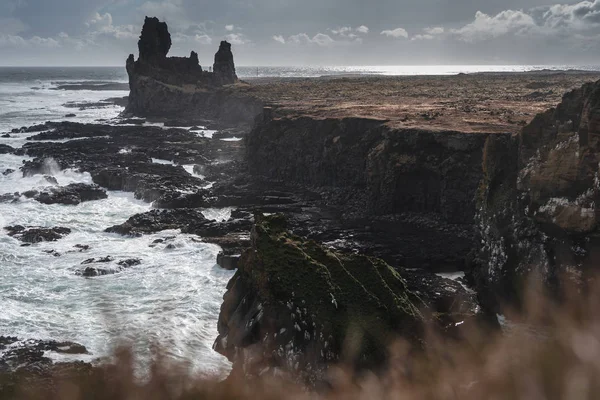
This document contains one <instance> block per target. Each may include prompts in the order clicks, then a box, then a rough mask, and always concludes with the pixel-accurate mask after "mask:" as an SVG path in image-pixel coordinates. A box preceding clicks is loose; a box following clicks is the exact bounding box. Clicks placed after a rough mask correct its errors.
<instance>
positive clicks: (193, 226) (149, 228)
mask: <svg viewBox="0 0 600 400" xmlns="http://www.w3.org/2000/svg"><path fill="white" fill-rule="evenodd" d="M250 226H251V222H250V221H247V220H232V221H226V222H216V221H212V220H208V219H206V217H204V215H203V214H202V212H201V211H200V210H198V209H190V208H180V209H174V210H152V211H149V212H146V213H143V214H136V215H134V216H133V217H131V218H129V219H128V220H127V221H126V222H125V223H123V224H121V225H115V226H112V227H110V228H107V229H106V232H110V233H118V234H120V235H128V236H140V235H142V234H150V233H156V232H160V231H164V230H171V229H181V231H182V232H183V233H191V234H196V235H198V236H203V237H216V236H223V235H226V234H227V233H229V232H239V231H244V230H246V231H248V230H249V229H250Z"/></svg>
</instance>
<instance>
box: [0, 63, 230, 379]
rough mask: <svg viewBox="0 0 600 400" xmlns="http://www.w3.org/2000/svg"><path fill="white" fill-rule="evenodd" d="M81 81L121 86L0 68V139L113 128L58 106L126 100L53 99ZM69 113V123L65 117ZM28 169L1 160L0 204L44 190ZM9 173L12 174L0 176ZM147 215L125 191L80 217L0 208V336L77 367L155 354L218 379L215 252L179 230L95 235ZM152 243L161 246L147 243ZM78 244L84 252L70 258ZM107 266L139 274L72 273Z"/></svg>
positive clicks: (114, 78) (25, 202) (29, 205)
mask: <svg viewBox="0 0 600 400" xmlns="http://www.w3.org/2000/svg"><path fill="white" fill-rule="evenodd" d="M81 82H87V83H89V82H93V83H94V82H95V83H98V84H100V83H105V82H126V75H125V73H124V70H122V69H114V68H112V69H111V68H99V69H92V68H90V69H81V68H77V69H57V68H52V69H40V68H34V69H0V135H1V134H4V133H6V132H8V131H10V130H11V129H13V128H19V127H22V126H29V125H34V124H39V123H43V122H45V121H62V120H71V121H76V122H85V123H87V122H95V121H97V120H99V119H101V120H104V121H106V122H104V123H111V122H114V118H116V117H117V116H118V114H119V113H120V112H121V111H122V108H121V107H118V106H114V105H110V106H107V107H101V108H90V109H86V110H79V109H77V108H76V109H73V108H68V107H65V106H64V105H65V104H66V103H68V102H98V101H100V100H103V99H106V98H109V97H122V96H126V95H127V94H128V93H127V92H126V91H92V90H68V91H65V90H56V87H57V86H58V85H59V84H64V83H81ZM71 113H74V114H76V116H75V117H69V118H65V115H67V114H71ZM31 135H32V134H31V133H17V134H13V133H11V134H10V136H11V137H10V138H0V144H7V145H10V146H13V147H21V146H22V145H23V144H24V143H26V141H27V140H26V138H27V137H28V136H31ZM26 159H28V157H20V156H15V155H0V194H5V193H14V192H24V191H27V190H31V189H43V188H45V187H47V186H49V183H48V181H47V180H46V179H45V178H44V177H43V176H42V175H35V176H32V177H23V175H22V173H21V172H20V171H19V167H20V166H21V165H22V163H23V161H24V160H26ZM48 165H49V166H50V167H49V168H47V171H46V172H47V173H49V174H52V175H53V176H54V177H55V178H56V179H57V181H58V183H59V184H60V185H68V184H70V183H80V182H81V183H92V179H91V176H90V174H89V173H87V172H85V171H83V172H76V171H72V170H63V171H60V170H59V169H58V168H56V167H55V168H52V167H51V166H52V165H54V163H52V161H51V160H50V162H49V163H48ZM7 169H12V170H15V172H13V173H8V174H6V175H3V174H2V172H3V171H5V170H7ZM150 209H151V205H150V204H148V203H145V202H142V201H139V200H136V199H135V198H134V197H133V194H132V193H124V192H109V193H108V198H107V199H104V200H98V201H91V202H85V203H82V204H80V205H78V206H66V205H59V204H53V205H45V204H40V203H38V202H36V201H34V200H31V199H26V198H24V197H22V198H21V199H20V200H19V201H17V202H15V203H12V202H9V203H0V335H8V336H17V337H19V338H21V339H30V338H31V339H54V340H68V341H74V342H77V343H81V344H83V345H85V346H86V347H87V349H88V351H89V352H90V354H89V355H87V356H84V357H81V356H78V358H83V359H85V360H88V361H91V360H94V359H97V358H100V357H106V356H110V355H111V354H112V352H113V351H114V349H115V348H116V347H117V346H120V345H126V346H130V347H131V348H132V349H133V350H134V352H135V354H136V356H137V357H138V359H139V360H140V362H141V363H142V364H143V363H147V362H148V361H149V360H150V358H151V356H152V349H153V348H156V347H159V348H160V349H161V352H162V355H163V356H167V357H170V358H172V359H173V360H176V361H181V362H186V363H189V364H190V365H191V366H192V367H193V369H194V371H196V372H202V373H209V374H217V375H224V374H225V373H226V372H227V371H228V369H229V363H228V361H227V360H226V359H225V358H224V357H222V356H221V355H219V354H217V353H216V352H214V351H213V350H212V344H213V342H214V340H215V338H216V336H217V320H218V315H219V310H220V306H221V303H222V296H223V294H224V292H225V286H226V284H227V282H228V281H229V279H230V278H231V276H232V272H229V271H225V270H223V269H221V268H220V267H218V266H217V265H216V263H215V260H216V257H217V254H218V252H219V251H220V248H219V247H218V246H216V245H213V244H208V243H203V242H201V240H200V238H198V237H196V236H192V235H185V234H181V232H180V231H164V232H160V233H157V234H153V235H145V236H142V237H139V238H129V237H122V236H119V235H117V234H110V233H105V232H104V230H105V229H106V228H108V227H110V226H112V225H115V224H120V223H123V222H125V221H126V220H127V219H128V218H129V217H131V216H132V215H134V214H136V213H142V212H146V211H149V210H150ZM230 214H231V209H225V210H205V215H207V217H209V218H213V219H217V220H223V219H227V218H228V217H229V215H230ZM15 224H19V225H24V226H41V227H57V226H60V227H67V228H69V229H71V230H72V233H71V234H70V235H67V236H66V237H64V238H63V239H60V240H58V241H56V242H43V243H39V244H34V245H32V246H29V247H22V243H21V242H19V241H18V240H16V239H15V238H12V237H9V236H8V235H7V232H6V231H5V230H4V229H2V228H3V227H5V226H9V225H15ZM157 239H163V240H167V241H166V242H163V243H154V242H155V241H157ZM76 245H83V246H89V250H87V251H79V250H80V249H79V248H77V247H75V246H76ZM57 253H58V254H60V256H56V254H57ZM106 256H110V257H112V258H113V259H114V260H115V262H117V261H120V260H125V259H139V260H140V261H141V264H140V265H137V266H133V267H130V268H127V269H125V270H124V271H122V272H120V273H118V274H114V275H106V276H101V277H95V278H84V277H81V276H78V275H77V274H76V272H77V271H78V270H81V269H83V268H85V266H82V264H81V263H82V262H83V261H85V260H88V259H91V258H101V257H106ZM48 356H50V357H54V358H59V357H58V356H57V355H54V354H48ZM59 359H64V357H61V358H59Z"/></svg>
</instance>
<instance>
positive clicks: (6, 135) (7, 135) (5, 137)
mask: <svg viewBox="0 0 600 400" xmlns="http://www.w3.org/2000/svg"><path fill="white" fill-rule="evenodd" d="M0 137H1V138H4V139H8V138H10V134H8V133H5V134H4V135H1V136H0Z"/></svg>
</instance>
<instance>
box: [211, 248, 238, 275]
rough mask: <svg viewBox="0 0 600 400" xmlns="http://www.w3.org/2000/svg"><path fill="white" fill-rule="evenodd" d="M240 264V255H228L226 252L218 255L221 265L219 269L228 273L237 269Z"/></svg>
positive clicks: (218, 262) (218, 261)
mask: <svg viewBox="0 0 600 400" xmlns="http://www.w3.org/2000/svg"><path fill="white" fill-rule="evenodd" d="M239 262H240V255H239V254H226V253H225V252H220V253H219V254H218V255H217V264H218V265H219V267H221V268H223V269H226V270H228V271H233V270H234V269H237V268H238V264H239Z"/></svg>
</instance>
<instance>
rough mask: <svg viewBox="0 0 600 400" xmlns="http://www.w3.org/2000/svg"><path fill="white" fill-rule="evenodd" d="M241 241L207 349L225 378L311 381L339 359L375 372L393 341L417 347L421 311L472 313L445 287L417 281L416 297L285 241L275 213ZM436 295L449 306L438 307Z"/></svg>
mask: <svg viewBox="0 0 600 400" xmlns="http://www.w3.org/2000/svg"><path fill="white" fill-rule="evenodd" d="M251 243H252V247H251V248H250V249H248V250H246V251H245V252H244V253H243V254H242V257H241V259H240V260H239V262H238V271H237V272H236V274H235V276H234V277H233V278H232V279H231V281H230V282H229V284H228V286H227V289H228V291H227V293H226V294H225V296H224V303H223V305H222V306H221V313H220V316H219V325H218V329H219V337H218V339H217V340H216V342H215V349H216V350H217V351H219V352H220V353H222V354H224V355H226V356H227V357H228V358H229V359H230V360H231V361H232V362H233V365H234V373H242V374H246V375H256V374H258V373H265V371H270V372H271V373H275V372H276V371H287V372H292V371H294V372H299V373H300V374H302V375H303V376H304V377H305V378H307V379H308V380H309V381H312V382H314V379H319V378H322V377H323V376H322V372H323V371H324V370H325V369H326V368H327V366H328V365H330V364H332V363H336V362H337V361H339V360H340V359H341V357H342V356H343V357H346V359H345V360H346V361H348V362H351V363H354V364H355V365H356V366H358V367H361V366H362V367H365V366H369V367H373V366H377V365H380V363H381V362H383V361H384V360H385V359H386V356H387V348H388V347H387V346H388V345H389V344H390V343H391V341H393V340H394V339H397V338H398V336H399V335H400V336H402V337H404V338H406V339H408V340H409V341H412V342H413V343H414V344H417V346H419V344H418V343H420V338H421V336H420V335H421V333H422V328H423V322H424V317H423V315H422V314H421V310H424V309H426V308H429V309H430V310H431V311H434V315H435V318H436V319H437V321H439V322H441V323H444V322H445V323H448V322H449V321H450V320H453V319H454V318H459V319H460V320H464V318H465V317H470V316H472V315H473V310H474V308H473V304H474V303H473V302H471V301H469V300H468V296H465V299H466V301H465V302H463V303H461V301H460V300H458V299H459V298H460V297H461V293H462V294H463V295H464V294H465V292H464V290H462V291H461V289H460V287H459V288H456V287H454V288H452V289H448V290H446V289H444V288H443V285H444V283H443V282H435V280H433V281H432V280H426V279H425V280H423V277H422V276H420V277H418V278H417V279H416V280H417V281H426V282H428V283H430V284H431V285H432V287H430V288H426V287H424V285H421V284H417V286H418V288H419V290H423V291H424V292H423V295H421V294H417V293H418V292H417V291H416V290H415V291H412V290H411V289H410V288H409V287H408V285H407V282H406V280H405V279H404V277H403V275H404V274H405V273H407V272H402V273H400V272H398V271H397V270H395V269H393V268H392V267H390V266H389V265H388V264H386V263H385V262H383V261H381V260H378V259H375V258H370V257H366V256H362V255H357V254H350V253H342V252H337V251H333V250H331V249H328V248H325V247H323V246H321V245H319V244H317V243H316V242H314V241H310V240H305V239H302V238H300V237H298V236H295V235H294V234H292V233H290V232H288V231H287V226H286V220H285V219H284V217H283V216H282V215H280V214H275V215H271V216H263V215H260V214H257V215H255V225H254V227H253V229H252V233H251ZM437 279H439V280H441V281H444V280H443V279H441V278H437ZM457 285H458V284H457ZM458 286H459V285H458ZM430 292H436V294H437V300H435V299H434V297H436V296H433V297H430V296H429V295H428V293H430ZM443 292H446V293H449V292H453V298H454V299H455V301H452V302H450V303H452V304H449V303H448V302H445V301H444V300H443V299H442V297H444V295H443V294H442V293H443ZM424 298H425V299H426V300H424ZM465 299H463V300H465ZM438 301H439V302H438ZM436 302H437V303H436ZM434 303H436V304H434ZM459 303H460V306H458V304H459Z"/></svg>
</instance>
